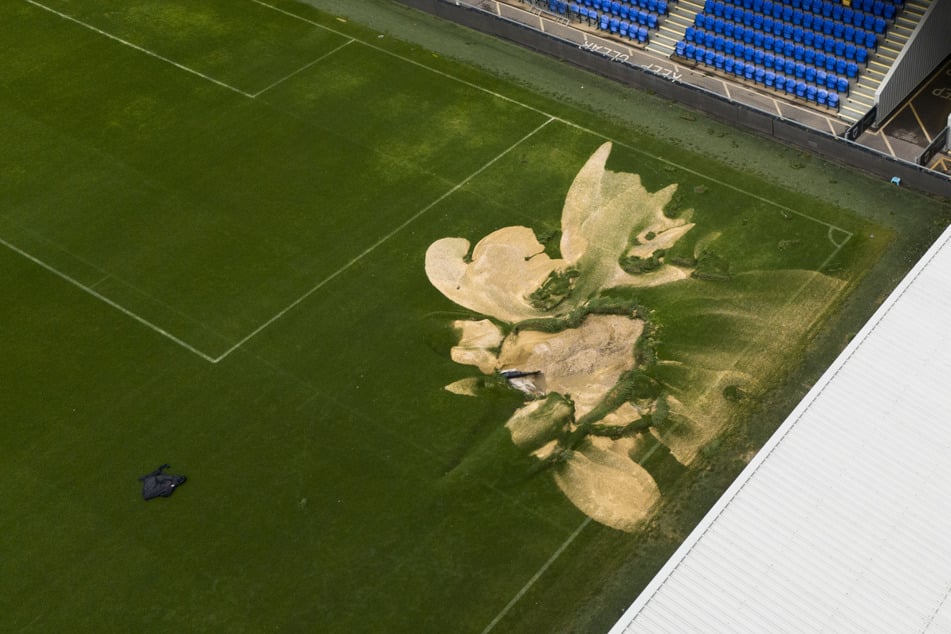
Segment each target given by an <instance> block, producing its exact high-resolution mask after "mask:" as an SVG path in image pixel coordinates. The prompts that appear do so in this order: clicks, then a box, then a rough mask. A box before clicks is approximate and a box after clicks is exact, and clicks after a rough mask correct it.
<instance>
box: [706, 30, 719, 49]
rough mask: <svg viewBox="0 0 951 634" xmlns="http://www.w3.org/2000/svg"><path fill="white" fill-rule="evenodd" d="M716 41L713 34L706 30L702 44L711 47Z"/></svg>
mask: <svg viewBox="0 0 951 634" xmlns="http://www.w3.org/2000/svg"><path fill="white" fill-rule="evenodd" d="M716 41H717V40H716V38H715V37H714V36H713V33H710V32H709V31H708V32H706V33H704V34H703V45H704V46H706V47H707V48H713V46H714V44H716Z"/></svg>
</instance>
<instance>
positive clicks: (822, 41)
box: [812, 33, 826, 51]
mask: <svg viewBox="0 0 951 634" xmlns="http://www.w3.org/2000/svg"><path fill="white" fill-rule="evenodd" d="M812 45H813V46H815V47H816V50H817V51H819V50H822V47H824V46H825V45H826V38H825V36H824V35H820V34H818V33H817V34H816V39H815V40H813V42H812Z"/></svg>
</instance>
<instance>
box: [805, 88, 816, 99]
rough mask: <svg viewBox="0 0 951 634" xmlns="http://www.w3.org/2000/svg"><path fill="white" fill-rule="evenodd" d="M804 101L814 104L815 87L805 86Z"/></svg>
mask: <svg viewBox="0 0 951 634" xmlns="http://www.w3.org/2000/svg"><path fill="white" fill-rule="evenodd" d="M806 99H808V100H809V101H811V102H813V103H815V102H816V87H815V86H811V85H808V84H807V85H806Z"/></svg>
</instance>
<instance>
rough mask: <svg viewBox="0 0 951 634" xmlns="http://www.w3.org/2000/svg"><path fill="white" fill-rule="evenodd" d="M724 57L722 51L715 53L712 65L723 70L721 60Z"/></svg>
mask: <svg viewBox="0 0 951 634" xmlns="http://www.w3.org/2000/svg"><path fill="white" fill-rule="evenodd" d="M724 59H725V58H724V57H723V53H717V54H716V55H715V56H714V57H713V65H714V67H716V68H717V69H719V70H723V60H724Z"/></svg>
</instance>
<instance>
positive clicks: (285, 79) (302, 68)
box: [251, 38, 355, 97]
mask: <svg viewBox="0 0 951 634" xmlns="http://www.w3.org/2000/svg"><path fill="white" fill-rule="evenodd" d="M354 41H355V40H353V39H352V38H351V39H349V40H347V41H346V42H344V43H343V44H341V45H340V46H338V47H337V48H335V49H333V50H332V51H328V52H326V53H324V54H323V55H321V56H320V57H318V58H317V59H315V60H314V61H312V62H310V63H308V64H305V65H303V66H301V67H300V68H298V69H297V70H295V71H294V72H293V73H289V74H287V75H285V76H283V77H281V78H280V79H278V80H277V81H276V82H274V83H272V84H270V85H269V86H266V87H264V88H262V89H261V90H259V91H257V92H256V93H254V94H253V95H251V96H252V97H258V96H260V95H261V94H263V93H265V92H267V91H268V90H270V89H271V88H274V87H275V86H277V85H279V84H282V83H284V82H285V81H287V80H288V79H290V78H291V77H293V76H294V75H297V74H298V73H302V72H304V71H305V70H307V69H308V68H310V67H311V66H313V65H314V64H316V63H318V62H322V61H323V60H325V59H327V58H328V57H330V56H331V55H333V54H334V53H336V52H337V51H339V50H340V49H342V48H344V47H345V46H349V45H350V44H353V42H354Z"/></svg>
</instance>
